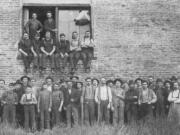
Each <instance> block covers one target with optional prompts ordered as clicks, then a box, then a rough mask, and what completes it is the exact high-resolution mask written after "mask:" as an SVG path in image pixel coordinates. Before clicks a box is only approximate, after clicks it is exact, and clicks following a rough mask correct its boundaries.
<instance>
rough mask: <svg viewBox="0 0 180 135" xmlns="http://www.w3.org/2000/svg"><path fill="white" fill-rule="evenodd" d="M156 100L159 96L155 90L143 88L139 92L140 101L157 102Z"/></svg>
mask: <svg viewBox="0 0 180 135" xmlns="http://www.w3.org/2000/svg"><path fill="white" fill-rule="evenodd" d="M156 101H157V96H156V94H155V93H154V91H153V90H151V89H147V90H142V91H141V92H140V93H139V103H148V102H152V103H155V102H156Z"/></svg>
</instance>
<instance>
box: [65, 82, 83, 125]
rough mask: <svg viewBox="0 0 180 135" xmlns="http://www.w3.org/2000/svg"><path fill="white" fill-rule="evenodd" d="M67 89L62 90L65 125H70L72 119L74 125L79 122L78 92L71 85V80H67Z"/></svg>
mask: <svg viewBox="0 0 180 135" xmlns="http://www.w3.org/2000/svg"><path fill="white" fill-rule="evenodd" d="M66 82H67V90H66V91H65V92H64V99H65V101H64V109H65V110H66V118H67V126H68V127H69V128H70V127H71V126H72V119H71V116H72V117H73V120H74V125H75V126H77V125H78V123H79V114H78V104H79V101H80V96H79V92H78V90H77V89H76V88H74V87H73V82H72V80H67V81H66Z"/></svg>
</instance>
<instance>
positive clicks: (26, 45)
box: [18, 33, 32, 73]
mask: <svg viewBox="0 0 180 135" xmlns="http://www.w3.org/2000/svg"><path fill="white" fill-rule="evenodd" d="M18 50H19V52H20V53H21V57H22V60H23V63H24V66H25V72H26V73H28V72H29V71H30V64H31V62H32V52H31V40H30V39H29V35H28V33H24V34H23V38H22V39H21V40H20V42H19V43H18Z"/></svg>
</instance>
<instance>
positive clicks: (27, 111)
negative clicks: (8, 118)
mask: <svg viewBox="0 0 180 135" xmlns="http://www.w3.org/2000/svg"><path fill="white" fill-rule="evenodd" d="M20 103H21V104H22V105H23V106H24V117H25V118H24V127H25V130H26V131H27V132H29V131H30V129H31V130H32V132H34V131H35V130H36V120H35V115H36V113H35V106H36V104H37V99H36V96H35V94H34V93H33V92H32V88H31V87H30V86H28V87H27V88H26V92H25V94H23V96H22V97H21V100H20ZM30 125H31V128H30Z"/></svg>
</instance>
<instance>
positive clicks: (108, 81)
mask: <svg viewBox="0 0 180 135" xmlns="http://www.w3.org/2000/svg"><path fill="white" fill-rule="evenodd" d="M109 83H112V84H114V81H113V80H107V81H106V85H108V84H109Z"/></svg>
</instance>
